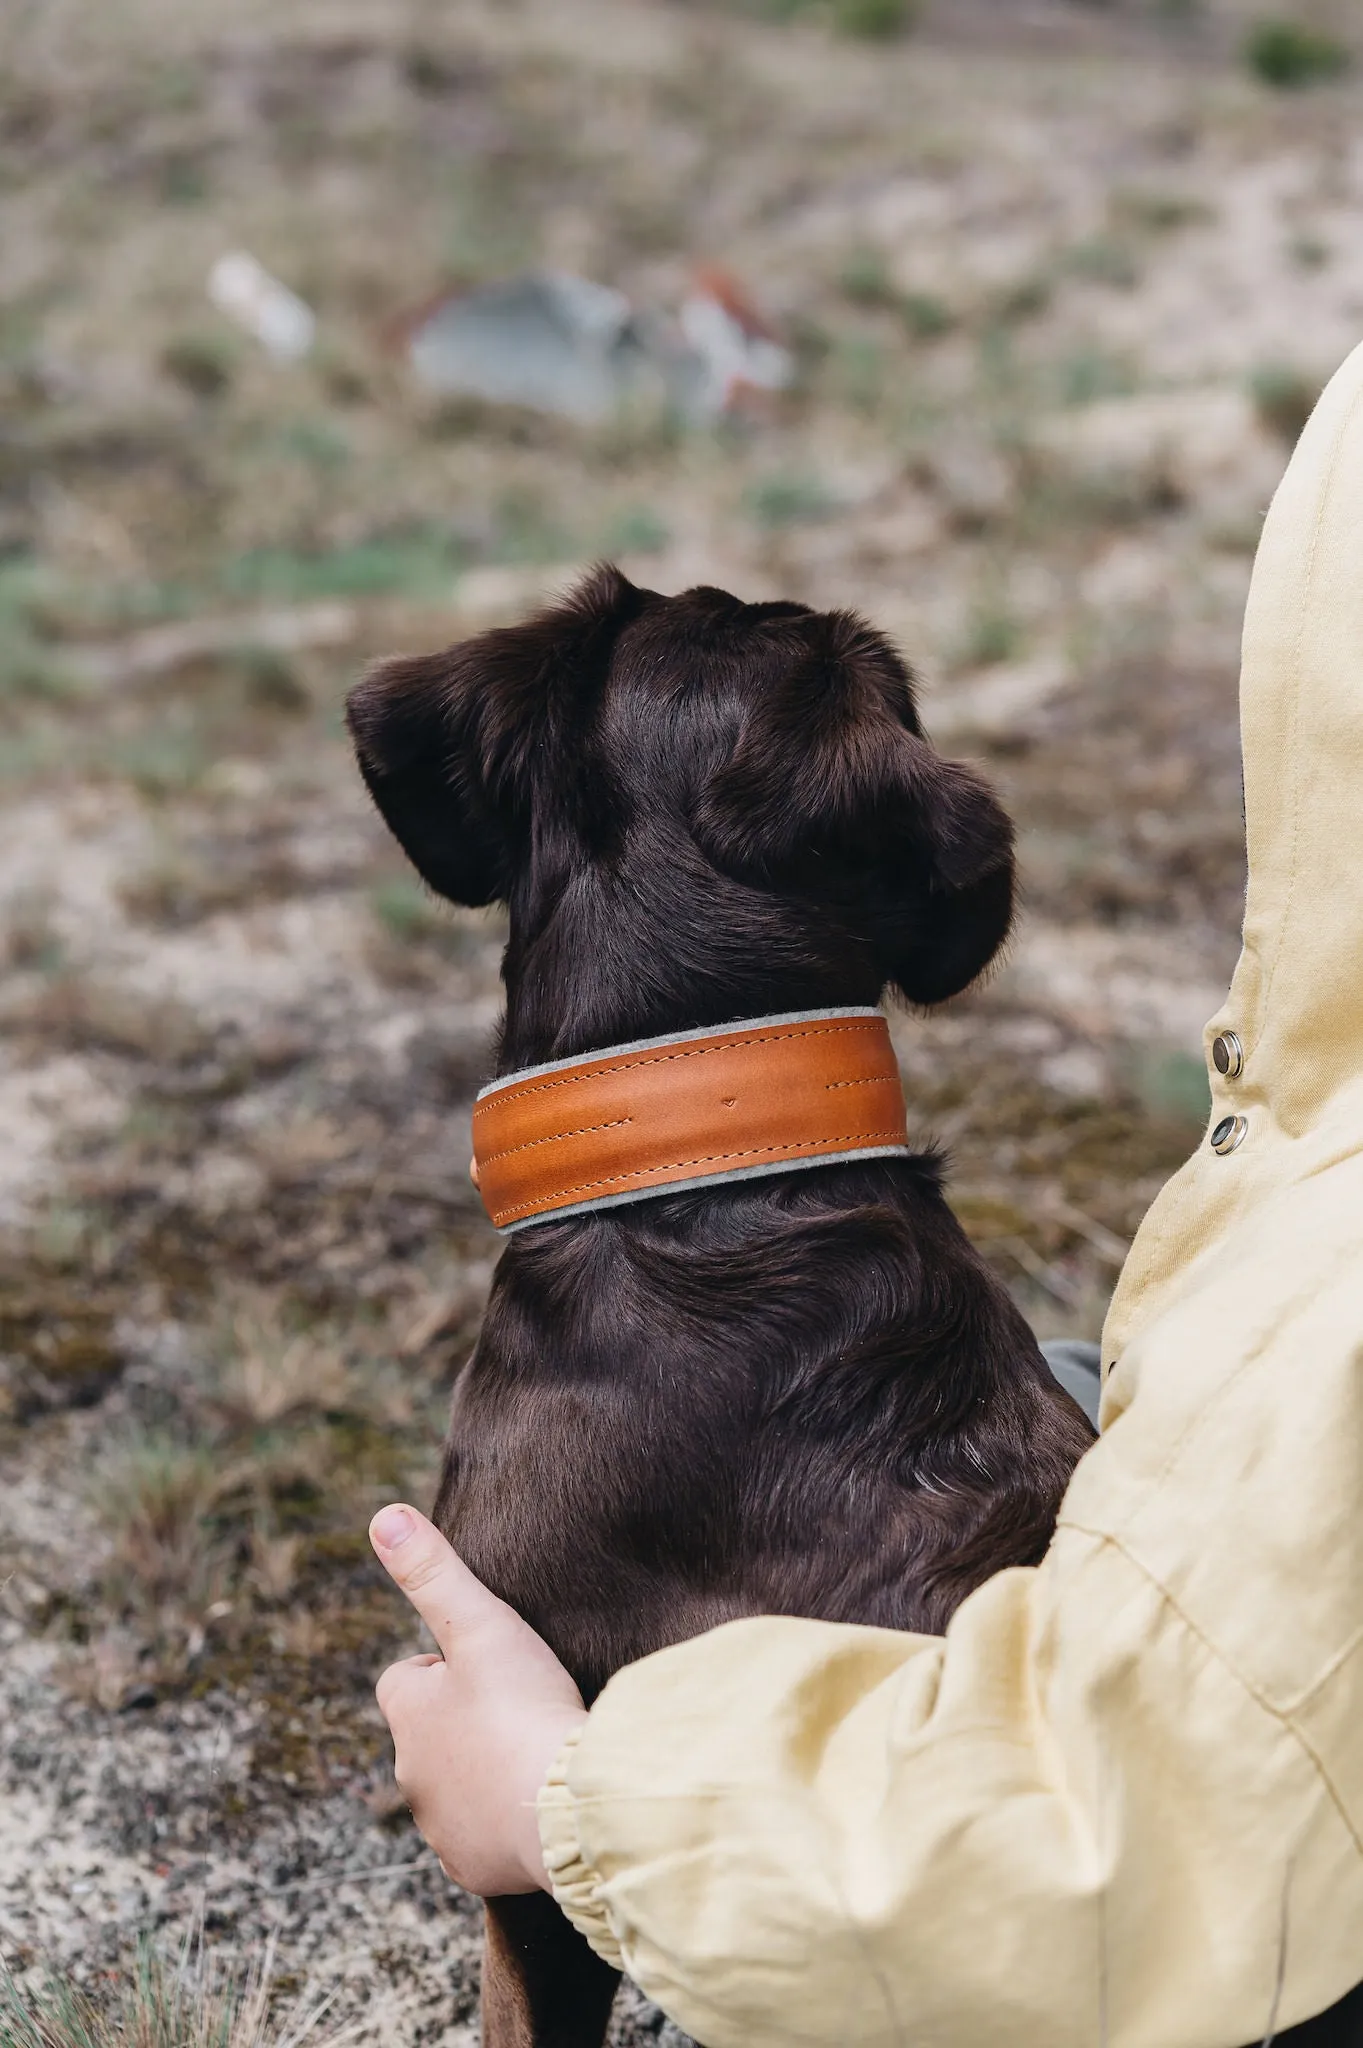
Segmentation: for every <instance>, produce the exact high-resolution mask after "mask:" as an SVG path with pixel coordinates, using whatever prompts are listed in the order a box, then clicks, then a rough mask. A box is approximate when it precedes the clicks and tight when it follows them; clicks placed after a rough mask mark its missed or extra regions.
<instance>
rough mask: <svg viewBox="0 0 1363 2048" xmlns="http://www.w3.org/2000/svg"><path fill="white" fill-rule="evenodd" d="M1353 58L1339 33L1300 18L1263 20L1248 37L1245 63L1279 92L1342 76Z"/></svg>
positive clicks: (1295, 89) (1265, 82)
mask: <svg viewBox="0 0 1363 2048" xmlns="http://www.w3.org/2000/svg"><path fill="white" fill-rule="evenodd" d="M1351 62H1352V59H1351V57H1350V54H1349V52H1348V50H1347V49H1346V48H1345V46H1344V44H1343V43H1341V42H1340V41H1338V39H1337V38H1336V37H1334V36H1330V35H1324V34H1322V33H1321V31H1320V30H1318V29H1313V28H1307V27H1306V26H1305V25H1304V24H1303V23H1301V22H1297V21H1287V20H1284V19H1281V18H1273V19H1270V20H1267V21H1260V22H1257V23H1256V24H1255V26H1254V27H1253V28H1252V29H1251V30H1250V32H1249V34H1248V36H1247V37H1246V38H1245V63H1246V64H1247V65H1248V67H1249V69H1250V71H1251V72H1252V73H1253V74H1254V76H1255V77H1256V78H1257V79H1259V80H1260V81H1261V82H1262V83H1263V84H1264V85H1268V86H1272V87H1273V88H1274V90H1275V91H1277V92H1298V91H1300V90H1301V89H1302V88H1303V87H1305V86H1311V85H1323V84H1326V83H1327V82H1328V81H1329V80H1330V79H1332V78H1340V77H1342V76H1343V74H1344V73H1345V72H1346V71H1347V70H1348V69H1349V66H1350V63H1351Z"/></svg>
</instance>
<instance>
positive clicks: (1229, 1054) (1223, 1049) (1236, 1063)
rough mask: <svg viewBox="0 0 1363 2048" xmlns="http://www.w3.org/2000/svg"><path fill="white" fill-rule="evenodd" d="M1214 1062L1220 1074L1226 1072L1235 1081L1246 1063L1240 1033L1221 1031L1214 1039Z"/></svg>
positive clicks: (1228, 1078) (1228, 1077)
mask: <svg viewBox="0 0 1363 2048" xmlns="http://www.w3.org/2000/svg"><path fill="white" fill-rule="evenodd" d="M1212 1064H1213V1065H1214V1066H1215V1068H1216V1071H1217V1073H1218V1074H1224V1075H1225V1077H1226V1079H1227V1080H1228V1081H1233V1080H1234V1079H1235V1077H1236V1075H1237V1074H1238V1073H1240V1072H1241V1070H1242V1069H1243V1067H1244V1064H1245V1048H1244V1047H1243V1045H1241V1043H1240V1038H1239V1034H1238V1033H1237V1032H1234V1031H1220V1032H1218V1033H1217V1035H1216V1037H1215V1038H1214V1039H1213V1040H1212Z"/></svg>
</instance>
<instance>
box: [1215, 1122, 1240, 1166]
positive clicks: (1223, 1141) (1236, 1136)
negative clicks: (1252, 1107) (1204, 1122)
mask: <svg viewBox="0 0 1363 2048" xmlns="http://www.w3.org/2000/svg"><path fill="white" fill-rule="evenodd" d="M1248 1129H1249V1118H1248V1117H1247V1116H1223V1117H1222V1119H1221V1121H1220V1123H1219V1124H1218V1125H1217V1126H1216V1129H1215V1130H1214V1131H1213V1132H1212V1150H1213V1152H1219V1153H1220V1154H1221V1156H1222V1158H1223V1159H1224V1158H1225V1156H1226V1154H1227V1153H1228V1152H1233V1151H1234V1150H1235V1148H1236V1146H1237V1145H1243V1143H1244V1142H1245V1133H1246V1131H1247V1130H1248Z"/></svg>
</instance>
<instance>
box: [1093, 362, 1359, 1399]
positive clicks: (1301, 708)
mask: <svg viewBox="0 0 1363 2048" xmlns="http://www.w3.org/2000/svg"><path fill="white" fill-rule="evenodd" d="M1240 727H1241V746H1242V752H1243V761H1244V784H1245V824H1246V838H1247V845H1248V855H1249V885H1248V892H1247V896H1246V904H1245V920H1244V935H1243V948H1242V951H1241V955H1240V960H1239V964H1238V965H1237V967H1236V970H1235V976H1234V979H1233V980H1232V983H1231V987H1230V992H1229V994H1228V996H1227V998H1226V1001H1225V1003H1224V1004H1223V1005H1222V1007H1221V1009H1220V1010H1219V1011H1218V1012H1217V1014H1216V1015H1215V1016H1214V1017H1213V1018H1212V1019H1211V1021H1210V1023H1209V1024H1208V1025H1207V1027H1206V1032H1205V1034H1204V1041H1205V1050H1206V1053H1207V1056H1208V1068H1209V1071H1210V1073H1211V1078H1212V1112H1211V1119H1210V1123H1209V1127H1208V1135H1207V1137H1206V1138H1205V1139H1204V1141H1203V1143H1202V1145H1201V1146H1200V1147H1199V1149H1198V1151H1197V1152H1196V1153H1195V1154H1194V1156H1193V1158H1192V1159H1191V1160H1189V1162H1188V1164H1187V1165H1186V1166H1185V1167H1184V1168H1183V1169H1182V1170H1181V1171H1180V1172H1179V1173H1178V1174H1176V1175H1175V1177H1174V1179H1173V1180H1172V1181H1171V1182H1170V1183H1169V1185H1168V1186H1167V1187H1166V1188H1165V1189H1164V1191H1163V1193H1162V1194H1161V1195H1160V1197H1159V1198H1158V1200H1157V1201H1156V1203H1155V1205H1154V1207H1153V1208H1152V1209H1151V1211H1150V1213H1149V1215H1148V1216H1147V1218H1146V1220H1145V1222H1144V1223H1143V1224H1142V1226H1141V1229H1140V1231H1139V1233H1138V1234H1137V1237H1136V1241H1135V1243H1134V1245H1133V1246H1132V1250H1131V1255H1130V1257H1129V1258H1128V1260H1127V1264H1126V1267H1125V1269H1124V1271H1123V1274H1122V1277H1121V1281H1120V1284H1119V1286H1118V1289H1117V1293H1116V1296H1115V1297H1114V1300H1113V1303H1112V1307H1111V1309H1110V1311H1109V1314H1108V1321H1107V1327H1106V1329H1105V1331H1104V1335H1103V1358H1104V1363H1105V1367H1107V1368H1109V1369H1110V1367H1111V1365H1112V1363H1113V1362H1114V1361H1115V1360H1116V1359H1117V1358H1118V1357H1119V1355H1120V1353H1121V1351H1122V1350H1123V1349H1124V1348H1125V1346H1126V1345H1127V1344H1128V1343H1129V1342H1130V1341H1131V1339H1132V1337H1133V1336H1134V1335H1135V1334H1136V1333H1137V1331H1138V1330H1139V1329H1140V1328H1143V1327H1144V1325H1145V1324H1146V1322H1147V1321H1148V1320H1149V1318H1150V1317H1151V1316H1152V1315H1154V1314H1156V1313H1158V1311H1159V1309H1160V1308H1161V1307H1162V1306H1164V1305H1165V1303H1166V1301H1167V1299H1168V1294H1169V1290H1170V1288H1171V1287H1174V1286H1178V1285H1181V1284H1182V1282H1183V1281H1184V1280H1185V1278H1186V1277H1187V1276H1188V1275H1189V1274H1190V1272H1191V1270H1192V1269H1193V1268H1194V1267H1195V1266H1196V1264H1197V1263H1198V1262H1199V1260H1200V1258H1201V1256H1202V1254H1203V1253H1205V1252H1206V1251H1208V1250H1209V1249H1210V1248H1211V1246H1212V1245H1214V1244H1215V1243H1216V1242H1218V1241H1219V1240H1220V1239H1221V1238H1222V1237H1223V1236H1224V1235H1225V1233H1226V1232H1227V1231H1228V1230H1231V1229H1234V1228H1236V1227H1238V1225H1239V1224H1240V1223H1242V1222H1243V1221H1244V1220H1245V1219H1246V1216H1247V1213H1248V1211H1249V1210H1250V1209H1252V1208H1254V1207H1256V1206H1257V1205H1258V1203H1260V1202H1261V1201H1262V1200H1265V1199H1268V1198H1270V1197H1271V1196H1273V1195H1277V1194H1281V1192H1282V1189H1283V1186H1284V1184H1285V1183H1286V1182H1288V1181H1291V1180H1293V1179H1299V1178H1303V1177H1305V1176H1306V1175H1309V1174H1314V1173H1318V1172H1320V1171H1321V1170H1322V1169H1323V1168H1324V1167H1325V1166H1327V1165H1329V1164H1330V1163H1331V1161H1332V1160H1335V1159H1338V1158H1340V1157H1342V1156H1345V1155H1348V1154H1351V1153H1353V1152H1355V1151H1357V1150H1359V1149H1360V1148H1363V768H1361V766H1360V764H1363V347H1360V348H1358V349H1356V350H1355V351H1354V353H1353V354H1352V355H1351V356H1350V357H1349V358H1348V360H1347V361H1346V362H1345V363H1344V365H1343V367H1342V368H1341V369H1340V370H1339V371H1338V372H1337V373H1336V375H1335V376H1334V378H1333V379H1332V380H1331V382H1330V384H1329V386H1328V387H1327V389H1326V391H1325V392H1324V394H1323V396H1322V398H1321V400H1320V403H1319V404H1318V406H1317V407H1316V410H1315V412H1314V413H1313V415H1312V417H1311V419H1310V421H1309V422H1308V424H1307V426H1306V429H1305V431H1304V432H1303V434H1302V436H1301V439H1300V441H1299V443H1298V445H1297V448H1296V452H1295V453H1294V455H1293V457H1292V460H1291V462H1290V464H1289V465H1288V469H1287V473H1286V475H1285V476H1284V477H1283V480H1282V483H1281V484H1280V486H1279V488H1278V491H1277V493H1276V495H1275V497H1274V500H1273V503H1272V506H1271V508H1270V510H1269V513H1268V517H1267V519H1266V521H1265V524H1264V530H1263V535H1262V538H1261V540H1260V545H1259V550H1258V554H1257V557H1256V560H1255V565H1254V574H1253V579H1252V582H1251V586H1250V594H1249V602H1248V607H1247V610H1246V615H1245V631H1244V644H1243V666H1242V672H1241V685H1240ZM1222 1032H1234V1033H1235V1034H1236V1035H1237V1037H1238V1038H1239V1040H1240V1043H1241V1045H1242V1047H1243V1065H1242V1067H1241V1071H1240V1072H1239V1074H1238V1075H1233V1076H1232V1075H1226V1076H1222V1075H1220V1074H1218V1073H1217V1072H1216V1070H1215V1066H1214V1064H1213V1061H1212V1058H1211V1048H1212V1045H1213V1043H1214V1041H1215V1039H1216V1037H1217V1036H1218V1034H1220V1033H1222ZM1236 1115H1238V1116H1242V1117H1243V1118H1244V1119H1245V1132H1244V1136H1243V1139H1242V1141H1241V1143H1240V1144H1239V1145H1238V1146H1237V1148H1236V1149H1235V1150H1234V1151H1233V1152H1231V1153H1229V1154H1227V1155H1225V1156H1221V1155H1218V1154H1217V1153H1216V1152H1215V1151H1214V1150H1213V1149H1212V1146H1211V1142H1210V1138H1211V1132H1212V1131H1213V1130H1215V1129H1216V1127H1217V1125H1218V1124H1219V1123H1221V1121H1222V1120H1223V1119H1224V1118H1226V1117H1228V1116H1236ZM1125 1405H1126V1403H1125V1400H1123V1399H1121V1398H1120V1397H1119V1391H1118V1390H1117V1389H1116V1388H1113V1389H1112V1390H1111V1396H1110V1397H1109V1398H1108V1399H1107V1400H1105V1403H1104V1410H1103V1419H1104V1423H1105V1424H1106V1423H1108V1422H1110V1421H1112V1420H1113V1419H1114V1417H1115V1414H1116V1413H1118V1412H1120V1410H1121V1408H1122V1407H1124V1406H1125Z"/></svg>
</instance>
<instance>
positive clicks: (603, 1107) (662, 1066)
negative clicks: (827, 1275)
mask: <svg viewBox="0 0 1363 2048" xmlns="http://www.w3.org/2000/svg"><path fill="white" fill-rule="evenodd" d="M908 1149H909V1144H908V1132H907V1128H906V1121H905V1109H904V1091H903V1087H902V1085H901V1083H900V1079H899V1068H898V1066H897V1064H896V1062H895V1056H894V1049H893V1047H892V1046H891V1044H890V1033H889V1027H888V1026H887V1024H886V1022H885V1019H884V1017H883V1016H881V1014H880V1012H879V1011H878V1010H866V1009H857V1010H802V1011H797V1012H792V1013H791V1014H789V1015H787V1016H781V1017H753V1018H748V1019H744V1020H742V1021H741V1022H739V1023H735V1024H720V1025H716V1026H712V1027H711V1028H710V1029H708V1030H704V1031H690V1032H687V1033H685V1034H684V1035H683V1036H681V1037H664V1038H645V1039H639V1040H637V1041H636V1042H635V1043H633V1044H631V1045H613V1046H607V1047H606V1048H605V1049H604V1050H603V1051H601V1052H592V1053H586V1054H583V1055H582V1056H580V1057H579V1058H576V1059H570V1060H555V1061H552V1062H551V1063H550V1064H549V1065H547V1066H542V1067H527V1068H525V1069H524V1070H523V1071H522V1072H521V1073H518V1074H508V1075H507V1076H506V1077H505V1079H503V1080H500V1081H493V1082H491V1083H490V1084H489V1086H488V1087H486V1088H484V1089H482V1090H481V1091H480V1093H479V1096H478V1099H477V1102H476V1103H475V1104H474V1109H473V1168H472V1172H473V1178H474V1180H475V1182H476V1184H477V1187H478V1192H479V1194H480V1195H481V1196H482V1198H483V1205H484V1207H485V1208H486V1210H487V1213H488V1215H489V1216H490V1217H491V1218H492V1221H493V1222H494V1223H495V1224H496V1225H497V1228H498V1229H499V1230H519V1229H521V1228H522V1227H523V1226H524V1225H525V1224H527V1223H547V1222H550V1221H551V1220H556V1219H557V1218H559V1217H561V1216H573V1215H577V1214H580V1213H581V1212H582V1211H584V1210H588V1209H604V1208H610V1207H613V1206H615V1205H616V1204H617V1203H621V1202H637V1201H639V1200H640V1199H641V1198H642V1197H644V1196H647V1195H656V1194H659V1193H661V1192H662V1191H663V1190H664V1189H669V1188H676V1187H706V1186H709V1185H710V1184H712V1183H714V1182H717V1181H728V1180H741V1179H744V1178H749V1177H753V1176H756V1175H759V1174H770V1173H784V1172H786V1171H787V1170H788V1169H789V1168H791V1167H801V1166H821V1165H827V1164H829V1163H831V1162H833V1161H837V1160H845V1159H878V1158H884V1157H890V1156H894V1155H898V1154H905V1153H907V1152H908Z"/></svg>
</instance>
